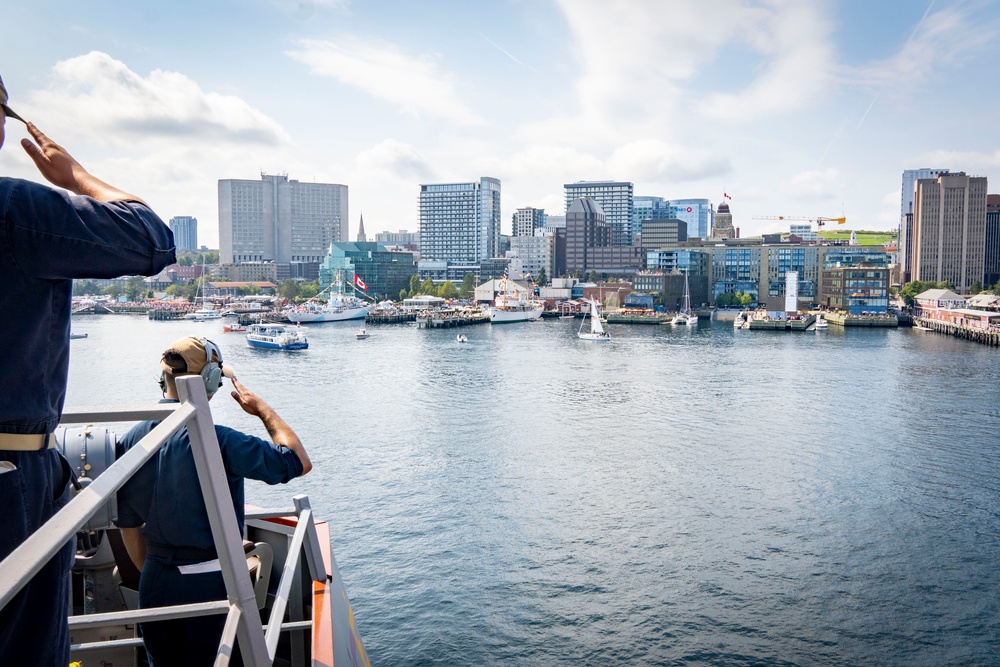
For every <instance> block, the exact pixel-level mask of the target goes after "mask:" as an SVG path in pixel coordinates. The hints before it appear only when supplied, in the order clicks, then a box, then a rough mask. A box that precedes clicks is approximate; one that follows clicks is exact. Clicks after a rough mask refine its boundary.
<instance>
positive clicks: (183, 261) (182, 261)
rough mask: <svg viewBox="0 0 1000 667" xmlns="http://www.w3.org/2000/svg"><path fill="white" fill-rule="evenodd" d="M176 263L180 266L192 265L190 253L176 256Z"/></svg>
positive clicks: (192, 260)
mask: <svg viewBox="0 0 1000 667" xmlns="http://www.w3.org/2000/svg"><path fill="white" fill-rule="evenodd" d="M177 263H178V264H179V265H181V266H193V265H194V259H193V258H192V257H191V255H181V256H180V257H178V258H177Z"/></svg>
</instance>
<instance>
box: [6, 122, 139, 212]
mask: <svg viewBox="0 0 1000 667" xmlns="http://www.w3.org/2000/svg"><path fill="white" fill-rule="evenodd" d="M27 126H28V132H29V133H30V134H31V136H32V137H33V138H34V140H35V143H31V141H30V140H29V139H22V140H21V146H22V147H23V148H24V150H25V152H26V153H27V154H28V157H30V158H31V159H32V160H33V161H34V163H35V166H36V167H38V171H40V172H41V173H42V176H44V177H45V178H46V180H48V181H49V182H50V183H52V185H55V186H58V187H60V188H65V189H67V190H69V191H70V192H72V193H73V194H77V195H86V196H88V197H91V198H93V199H96V200H97V201H104V202H108V201H136V202H142V203H143V204H145V203H146V202H144V201H143V200H142V199H141V198H139V197H136V196H135V195H132V194H129V193H127V192H124V191H122V190H119V189H118V188H116V187H114V186H112V185H108V184H107V183H105V182H104V181H102V180H101V179H99V178H97V177H96V176H94V175H93V174H91V173H90V172H89V171H87V170H86V169H84V168H83V166H82V165H81V164H80V163H79V162H77V161H76V160H75V159H73V156H72V155H70V154H69V152H68V151H67V150H66V149H65V148H63V147H62V146H60V145H59V144H57V143H56V142H54V141H52V140H51V139H49V138H48V137H47V136H45V135H44V134H43V133H42V131H41V130H39V129H38V128H37V127H35V124H34V123H27ZM36 144H37V145H36Z"/></svg>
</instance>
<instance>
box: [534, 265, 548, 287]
mask: <svg viewBox="0 0 1000 667" xmlns="http://www.w3.org/2000/svg"><path fill="white" fill-rule="evenodd" d="M535 282H536V283H538V286H539V287H545V286H546V285H548V284H549V277H548V276H547V275H546V274H545V267H544V266H543V267H542V268H540V269H538V275H537V276H535Z"/></svg>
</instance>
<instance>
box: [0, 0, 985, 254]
mask: <svg viewBox="0 0 1000 667" xmlns="http://www.w3.org/2000/svg"><path fill="white" fill-rule="evenodd" d="M804 4H806V3H785V2H777V1H774V2H770V1H769V2H763V1H761V2H755V1H752V0H744V1H740V0H717V1H716V2H714V3H702V2H696V1H695V0H677V1H675V2H671V3H657V2H640V1H636V2H619V3H614V4H610V5H609V4H607V3H598V2H596V1H592V0H572V1H571V0H555V1H553V2H549V3H517V2H509V3H501V4H497V5H495V6H492V7H491V10H490V20H489V22H488V24H487V23H484V21H483V16H482V13H481V10H480V9H478V8H477V7H476V6H475V5H469V6H464V5H438V6H434V7H430V8H428V7H419V6H415V5H411V4H408V3H400V2H369V3H359V2H350V1H348V0H323V1H316V2H309V1H304V2H297V3H291V2H279V1H277V0H254V1H249V2H247V3H244V4H243V5H241V7H240V11H239V12H233V11H232V8H231V7H230V6H228V5H225V4H222V3H211V2H210V3H202V4H194V3H184V2H182V3H180V4H177V3H175V4H172V5H169V6H168V5H164V6H149V7H144V8H142V9H135V10H130V11H121V10H119V9H116V8H114V7H111V6H107V7H103V6H98V7H87V8H85V9H84V8H81V7H80V6H78V5H76V4H72V3H69V2H66V1H65V0H42V1H40V2H37V3H31V4H30V5H29V4H24V3H22V4H21V5H15V6H13V7H11V8H8V11H7V15H6V19H7V25H11V26H13V25H39V24H42V25H44V26H45V29H46V34H47V35H48V39H46V40H44V41H40V40H37V39H36V38H35V36H34V35H33V34H32V32H31V31H19V32H12V33H11V34H8V35H5V37H4V39H3V40H0V59H2V62H3V63H4V70H3V71H2V75H3V77H4V81H5V83H6V84H7V87H8V90H9V92H10V94H11V106H12V107H13V108H14V109H16V110H17V111H18V112H19V113H20V114H21V115H22V116H25V117H27V118H29V119H30V120H32V121H34V122H36V123H37V124H38V126H39V127H40V128H41V129H42V130H43V131H45V132H47V133H49V134H50V136H51V137H52V138H53V139H55V140H56V141H58V142H59V143H61V144H63V145H65V146H66V147H67V148H68V149H69V150H70V151H71V152H72V153H73V154H74V155H75V156H76V157H78V158H79V159H80V160H81V162H82V163H83V164H84V166H86V167H87V168H88V169H90V170H91V171H92V172H94V173H95V174H96V175H98V176H99V177H101V178H103V179H105V180H107V181H109V182H112V183H114V184H116V185H120V186H121V187H123V188H124V189H126V190H129V191H132V192H135V193H136V194H138V195H140V196H142V197H143V198H145V199H147V200H148V201H149V202H150V203H151V204H152V205H153V206H154V208H155V209H156V210H157V211H158V212H159V213H160V214H161V216H162V217H163V218H164V219H169V218H171V217H175V216H192V217H195V218H197V219H198V220H199V223H200V224H199V236H200V237H201V239H202V240H201V242H202V243H204V244H206V245H209V246H213V247H217V246H218V238H217V235H218V217H219V211H218V207H217V195H216V190H217V184H218V182H219V181H220V180H226V179H248V180H253V179H256V178H259V174H260V173H261V172H267V173H282V172H284V173H290V174H295V175H296V176H297V177H298V178H300V179H301V180H302V181H303V182H311V181H316V182H321V183H342V184H345V185H347V186H348V187H349V188H350V190H351V204H352V207H351V208H352V209H353V211H352V213H351V215H350V220H349V225H350V226H349V230H348V237H349V238H353V237H354V236H355V235H356V232H357V225H358V222H359V215H358V214H359V213H360V211H362V210H363V211H364V212H365V215H366V221H365V222H366V225H367V229H368V231H369V232H379V231H384V230H399V229H408V230H416V229H417V228H418V206H417V200H418V195H419V186H420V184H421V183H448V182H467V181H471V180H474V179H478V178H480V177H482V176H490V177H495V178H497V179H499V180H500V181H501V182H502V184H503V198H502V202H501V206H502V213H501V216H500V219H501V221H502V223H501V224H502V231H503V232H504V233H509V231H510V227H509V225H510V220H511V218H512V216H513V213H514V211H515V210H516V209H518V208H523V207H535V208H541V209H545V211H546V213H548V214H550V215H562V214H563V213H564V196H563V188H562V185H563V184H565V183H573V182H576V181H580V180H588V181H597V180H613V181H624V182H631V183H634V192H635V195H636V196H657V197H663V198H665V199H687V198H707V199H709V200H710V201H712V202H713V204H715V205H716V206H718V204H719V203H721V202H722V201H723V193H724V192H726V193H728V194H729V195H730V196H731V197H732V201H731V202H730V204H731V207H732V212H733V217H734V220H733V222H734V225H735V226H736V227H739V228H740V230H741V235H744V236H750V235H757V234H760V233H764V232H773V231H779V230H784V227H785V225H784V224H783V223H780V222H774V221H771V222H768V221H759V220H753V219H752V216H755V215H786V216H794V215H806V216H810V215H816V216H831V217H832V216H839V215H841V214H844V215H845V216H846V217H847V219H848V226H849V227H851V228H854V229H860V228H865V229H894V228H896V227H897V225H898V222H899V206H900V204H899V202H900V174H901V173H902V172H903V171H904V170H906V169H917V168H920V167H925V166H930V167H943V168H948V169H950V170H952V171H965V172H966V173H968V174H969V175H974V176H985V177H987V178H991V177H997V176H1000V175H998V174H997V170H998V169H1000V128H998V127H997V126H996V124H995V122H993V120H992V118H993V111H992V110H993V108H995V107H996V105H997V102H998V99H997V95H998V93H997V92H996V91H995V90H994V87H990V86H984V85H983V84H982V82H983V81H989V80H992V79H993V78H995V74H992V75H991V74H990V73H989V72H991V71H994V70H995V69H996V67H995V64H996V63H997V62H1000V57H998V56H1000V45H998V42H997V40H996V39H994V38H995V37H996V35H997V32H998V31H1000V10H998V8H997V7H996V6H995V5H992V4H989V3H977V2H967V1H963V0H938V1H936V2H932V1H928V2H925V3H912V2H905V1H903V0H893V1H888V2H885V3H875V4H874V5H873V6H868V5H869V4H870V3H856V2H817V3H808V6H802V5H804ZM609 18H610V19H613V20H609ZM944 127H947V131H946V132H945V131H942V129H943V128H944ZM7 134H8V136H7V145H6V146H5V148H4V150H3V151H0V170H2V173H4V174H6V175H11V176H18V177H23V178H29V179H32V180H38V179H39V178H40V177H39V175H38V174H37V171H36V170H35V169H34V167H33V165H32V164H31V163H30V161H29V160H28V158H27V156H26V155H24V153H23V151H21V150H20V148H19V147H18V146H16V143H17V140H18V139H20V138H21V137H23V136H24V130H23V128H21V127H17V126H16V125H15V124H11V123H8V125H7ZM991 189H992V190H994V191H995V190H996V187H995V186H994V187H992V188H991ZM727 201H729V200H727Z"/></svg>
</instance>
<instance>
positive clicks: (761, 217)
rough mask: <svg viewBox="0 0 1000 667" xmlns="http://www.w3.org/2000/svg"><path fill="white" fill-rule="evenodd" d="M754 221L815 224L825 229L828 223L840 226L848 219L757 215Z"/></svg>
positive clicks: (817, 216)
mask: <svg viewBox="0 0 1000 667" xmlns="http://www.w3.org/2000/svg"><path fill="white" fill-rule="evenodd" d="M753 219H754V220H794V221H797V222H815V223H816V226H817V227H819V228H820V229H823V225H825V224H826V223H828V222H836V223H837V224H838V225H842V224H844V223H845V222H847V218H845V217H840V218H824V217H823V216H820V215H815V216H811V217H810V216H807V215H755V216H753Z"/></svg>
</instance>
